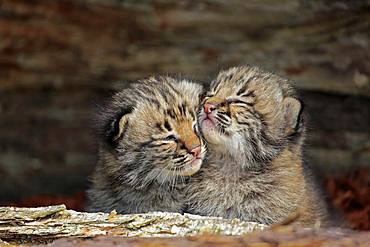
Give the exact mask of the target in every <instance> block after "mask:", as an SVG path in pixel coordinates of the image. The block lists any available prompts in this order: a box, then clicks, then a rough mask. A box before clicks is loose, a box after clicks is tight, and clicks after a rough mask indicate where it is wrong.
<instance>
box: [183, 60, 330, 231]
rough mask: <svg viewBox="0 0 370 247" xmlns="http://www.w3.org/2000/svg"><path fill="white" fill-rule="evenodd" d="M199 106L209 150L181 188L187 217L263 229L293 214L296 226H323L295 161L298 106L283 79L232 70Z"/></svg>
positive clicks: (322, 214)
mask: <svg viewBox="0 0 370 247" xmlns="http://www.w3.org/2000/svg"><path fill="white" fill-rule="evenodd" d="M202 106H203V107H202V109H201V111H200V113H199V124H200V129H201V132H202V134H203V135H204V138H205V140H206V142H207V146H208V149H209V152H208V154H207V157H206V160H205V162H204V164H203V167H202V169H201V170H200V172H199V173H197V174H195V176H194V178H192V179H191V184H190V186H189V188H188V190H187V197H188V212H190V213H194V214H200V215H212V216H220V217H224V218H239V219H242V220H246V221H257V222H261V223H264V224H275V223H281V222H283V221H284V220H286V219H287V218H289V217H291V216H292V215H295V214H297V213H298V214H299V216H300V217H299V220H298V222H299V223H301V224H303V225H311V226H312V225H313V224H315V223H318V224H319V223H320V224H326V223H327V218H326V214H327V213H326V207H325V204H324V203H323V201H322V200H321V197H320V196H319V193H318V190H317V189H316V188H315V185H314V184H313V183H312V181H313V180H312V179H311V178H310V175H309V174H308V172H306V170H305V169H304V167H303V163H302V157H301V152H302V145H303V141H304V132H305V128H304V118H303V115H302V110H303V105H302V103H301V102H300V101H299V100H298V98H297V95H296V93H295V91H294V89H293V88H292V86H291V85H290V83H289V82H288V81H287V80H285V79H283V78H281V77H279V76H277V75H274V74H271V73H267V72H264V71H262V70H260V69H258V68H256V67H237V68H231V69H229V70H226V71H223V72H221V73H220V74H219V75H218V77H217V79H216V80H214V81H213V82H212V83H211V89H210V90H209V92H208V93H207V94H206V96H205V98H204V100H203V102H202ZM207 109H208V110H207ZM207 111H208V112H211V113H210V114H206V112H207Z"/></svg>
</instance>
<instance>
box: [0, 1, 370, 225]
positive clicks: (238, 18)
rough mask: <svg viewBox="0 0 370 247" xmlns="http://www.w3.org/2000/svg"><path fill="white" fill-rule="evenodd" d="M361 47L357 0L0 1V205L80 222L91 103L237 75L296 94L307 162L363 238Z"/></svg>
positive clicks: (89, 156) (366, 91) (369, 147)
mask: <svg viewBox="0 0 370 247" xmlns="http://www.w3.org/2000/svg"><path fill="white" fill-rule="evenodd" d="M369 44H370V3H369V1H367V0H363V1H362V0H353V1H349V0H348V1H344V0H343V1H339V0H317V1H308V0H307V1H304V0H281V1H275V0H251V1H243V0H198V1H181V0H179V1H169V0H143V1H135V0H131V1H130V0H121V1H119V0H106V1H104V0H70V1H64V0H63V1H62V0H54V1H50V0H0V205H18V206H38V205H47V204H56V203H65V204H67V206H68V207H69V208H72V209H76V210H83V207H84V202H85V194H84V191H85V189H86V188H87V187H88V185H89V183H88V176H89V174H90V173H91V171H92V169H93V167H94V163H95V159H96V143H95V140H94V138H93V135H92V133H91V132H92V131H91V124H92V122H91V116H92V113H93V112H94V110H95V109H96V105H99V104H101V103H102V102H103V101H104V100H105V99H107V97H109V96H110V95H111V94H112V92H114V90H115V89H117V88H121V87H122V86H123V87H124V86H126V85H127V83H128V81H132V80H135V79H140V78H143V77H147V76H150V75H158V74H167V75H174V76H181V77H187V78H190V79H193V80H197V81H200V82H203V83H204V84H207V83H208V82H209V81H210V80H211V78H213V77H214V76H215V75H216V74H217V72H218V71H219V70H220V69H223V68H228V67H230V66H234V65H240V64H247V63H248V64H254V65H259V66H261V67H262V68H264V69H267V70H271V71H275V72H276V73H278V74H280V75H283V76H285V77H287V78H289V79H291V80H292V81H293V82H294V84H295V85H296V86H297V88H298V89H299V91H300V94H301V96H302V98H303V100H304V102H305V104H306V111H307V112H308V114H309V115H310V120H309V126H308V127H309V130H308V131H309V133H308V137H307V145H306V162H307V163H309V164H310V165H312V166H313V167H314V168H315V171H316V172H317V174H318V176H319V177H320V179H322V181H323V184H324V186H325V188H326V190H327V192H328V195H329V198H330V199H331V201H332V202H333V204H335V205H336V206H337V207H338V208H339V210H340V211H342V212H343V213H344V216H345V218H346V219H347V220H348V221H349V223H350V225H351V226H352V227H354V228H356V229H370V177H369V168H370V48H369Z"/></svg>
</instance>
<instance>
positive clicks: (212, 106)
mask: <svg viewBox="0 0 370 247" xmlns="http://www.w3.org/2000/svg"><path fill="white" fill-rule="evenodd" d="M203 108H204V112H205V113H206V114H207V115H208V114H211V113H212V112H213V111H214V110H216V105H215V104H212V103H205V104H204V105H203Z"/></svg>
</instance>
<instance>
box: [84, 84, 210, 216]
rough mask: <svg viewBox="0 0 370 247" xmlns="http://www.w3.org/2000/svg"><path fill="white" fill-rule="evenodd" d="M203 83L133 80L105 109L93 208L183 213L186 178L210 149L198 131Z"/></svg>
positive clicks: (193, 171) (94, 182) (95, 172)
mask: <svg viewBox="0 0 370 247" xmlns="http://www.w3.org/2000/svg"><path fill="white" fill-rule="evenodd" d="M201 91H202V87H201V86H200V85H198V84H195V83H190V82H187V81H177V80H175V79H173V78H169V77H159V78H150V79H147V80H143V81H139V82H137V83H135V84H132V85H131V86H130V88H128V89H125V90H123V91H121V92H119V93H117V94H116V95H114V96H113V98H112V100H111V102H110V103H109V104H108V105H107V106H106V107H105V108H104V109H103V110H102V111H101V112H100V115H101V119H100V127H99V131H100V132H101V135H100V147H99V160H98V163H97V166H96V169H95V171H94V173H93V176H92V183H93V184H92V187H91V189H90V190H89V191H88V195H89V201H90V203H89V209H90V210H91V211H103V212H110V211H112V210H114V209H115V210H117V212H119V213H145V212H150V211H168V212H179V213H180V212H182V211H183V207H184V197H183V189H184V187H185V186H186V180H187V179H186V177H187V176H190V175H192V174H194V173H195V172H197V171H198V170H199V168H200V166H201V163H202V159H203V156H204V152H205V147H204V145H203V142H202V140H201V139H200V138H199V136H198V135H197V130H196V126H197V125H196V120H197V117H196V110H197V107H198V105H199V94H200V93H201Z"/></svg>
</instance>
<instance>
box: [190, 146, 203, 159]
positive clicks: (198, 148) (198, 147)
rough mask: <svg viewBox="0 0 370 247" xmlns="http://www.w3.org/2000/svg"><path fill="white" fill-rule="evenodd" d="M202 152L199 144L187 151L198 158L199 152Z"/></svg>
mask: <svg viewBox="0 0 370 247" xmlns="http://www.w3.org/2000/svg"><path fill="white" fill-rule="evenodd" d="M201 152H202V147H201V146H200V145H199V146H196V147H195V148H193V149H191V150H190V151H189V153H190V154H191V155H193V156H194V157H195V158H197V159H199V158H200V154H201Z"/></svg>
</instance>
